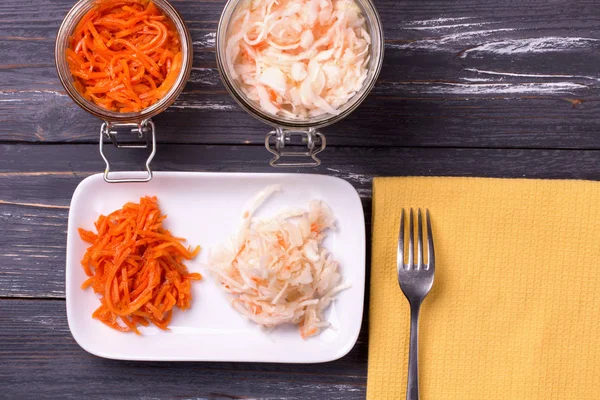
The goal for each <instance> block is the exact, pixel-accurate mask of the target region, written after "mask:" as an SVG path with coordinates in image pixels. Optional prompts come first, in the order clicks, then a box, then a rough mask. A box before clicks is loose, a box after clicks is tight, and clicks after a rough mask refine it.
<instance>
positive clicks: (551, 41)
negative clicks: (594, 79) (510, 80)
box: [460, 36, 600, 58]
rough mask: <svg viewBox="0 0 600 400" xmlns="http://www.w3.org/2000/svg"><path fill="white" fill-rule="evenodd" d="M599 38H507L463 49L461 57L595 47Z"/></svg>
mask: <svg viewBox="0 0 600 400" xmlns="http://www.w3.org/2000/svg"><path fill="white" fill-rule="evenodd" d="M599 41H600V40H599V39H593V38H583V37H558V36H548V37H541V38H527V39H509V40H500V41H495V42H491V43H484V44H481V45H478V46H476V47H473V48H471V49H467V50H465V51H463V52H462V53H461V55H460V57H461V58H466V57H468V56H474V57H477V56H478V55H479V53H482V54H495V55H508V56H511V55H515V54H533V53H549V52H559V51H568V50H577V49H588V48H592V47H595V46H596V45H597V43H598V42H599Z"/></svg>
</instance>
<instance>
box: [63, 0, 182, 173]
mask: <svg viewBox="0 0 600 400" xmlns="http://www.w3.org/2000/svg"><path fill="white" fill-rule="evenodd" d="M129 3H131V4H128V1H120V2H114V1H112V2H111V0H80V1H79V2H78V3H77V4H75V5H74V6H73V8H71V10H70V11H69V12H68V13H67V15H66V17H65V19H64V20H63V22H62V24H61V26H60V29H59V31H58V34H57V39H56V46H55V50H54V55H55V62H56V69H57V71H58V76H59V78H60V81H61V83H62V85H63V86H64V88H65V90H66V92H67V94H68V95H69V96H70V97H71V99H73V101H75V103H77V105H79V106H80V107H81V108H82V109H84V110H85V111H87V112H89V113H91V114H93V115H94V116H96V117H98V118H100V119H102V120H103V121H104V123H103V124H102V127H101V129H100V154H101V156H102V158H103V159H104V161H105V163H106V169H105V172H104V180H106V181H107V182H111V183H112V182H146V181H149V180H151V179H152V170H151V169H150V162H151V161H152V158H153V157H154V154H155V151H156V150H155V148H156V140H155V127H154V124H153V123H152V120H151V118H152V117H154V116H156V115H157V114H159V113H161V112H163V111H164V110H166V109H167V108H168V107H169V106H170V105H171V104H173V102H174V101H175V100H176V99H177V97H178V96H179V94H180V93H181V92H182V90H183V88H184V86H185V84H186V83H187V81H188V78H189V76H190V72H191V69H192V60H193V50H192V39H191V36H190V32H189V30H188V28H187V27H186V25H185V23H184V21H183V18H182V17H181V16H180V15H179V13H178V12H177V11H176V10H175V8H173V6H172V5H171V4H170V3H169V2H168V1H166V0H148V1H146V2H144V1H132V2H129ZM113 6H114V7H122V6H123V7H125V9H124V10H125V11H123V12H121V11H122V10H120V11H119V12H116V13H114V14H112V15H108V16H105V15H100V16H99V15H98V14H99V13H98V12H97V10H98V9H100V10H105V11H106V10H107V8H109V7H113ZM136 7H137V8H139V7H141V8H142V9H137V8H136ZM143 8H145V9H143ZM95 11H96V14H95V15H94V12H95ZM126 11H128V12H129V13H130V14H131V15H130V17H131V18H130V19H129V20H128V21H122V20H119V18H123V15H124V14H127V12H126ZM92 18H97V22H94V23H92V24H91V25H89V27H88V28H87V31H86V35H88V36H89V38H87V39H86V40H81V43H80V44H77V43H75V42H76V41H77V40H75V39H79V38H76V37H75V36H76V35H77V34H78V32H79V31H80V30H81V27H82V26H85V24H86V23H87V21H88V20H89V19H92ZM100 19H102V20H100ZM140 21H145V22H144V24H145V25H146V26H141V25H140V26H136V24H138V25H139V22H140ZM111 28H112V37H111V32H110V31H111ZM102 29H104V31H103V30H102ZM145 32H146V33H148V34H147V35H146V36H148V37H147V38H145V37H141V38H140V41H143V42H141V43H140V42H138V43H136V44H135V47H136V48H134V45H132V44H131V43H133V42H132V41H131V40H127V39H128V36H127V35H128V34H140V33H142V34H143V33H145ZM79 34H80V33H79ZM153 34H155V36H156V37H155V38H153V37H152V35H153ZM141 36H144V35H141ZM168 40H171V41H175V42H176V44H177V52H176V53H177V54H173V53H174V52H173V51H171V52H168V50H169V49H166V50H164V52H163V53H162V54H163V55H164V57H161V56H159V55H157V53H156V52H153V51H152V50H153V49H154V48H156V47H158V46H159V45H164V43H165V41H168ZM119 41H120V42H122V45H121V46H117V47H116V48H115V47H111V46H114V44H115V42H117V44H118V42H119ZM83 45H85V46H83ZM90 46H93V47H94V48H95V49H97V51H98V53H99V56H98V57H97V58H95V57H94V55H93V54H90V53H93V49H90ZM81 47H83V49H81ZM119 48H122V49H129V50H131V52H132V53H137V54H135V55H134V56H133V57H130V58H129V59H127V58H126V57H125V56H124V55H123V54H120V55H119V51H118V50H119ZM170 50H173V48H171V49H170ZM77 51H80V53H81V54H80V55H78V54H76V52H77ZM109 51H110V52H109ZM123 53H125V52H123ZM111 57H112V58H113V60H109V59H110V58H111ZM90 58H93V61H90ZM140 59H144V60H146V62H147V63H148V64H145V62H140ZM95 61H98V62H99V63H102V62H104V66H105V69H107V70H110V72H104V71H103V70H102V68H101V67H98V66H97V65H95ZM165 63H166V64H165ZM74 64H77V67H82V68H76V67H74ZM163 65H165V66H164V67H163ZM88 66H89V72H86V68H88ZM76 69H79V71H76ZM161 69H162V71H161ZM149 70H152V71H151V72H152V73H153V74H154V75H155V76H158V77H160V78H162V79H161V80H160V81H162V83H164V85H160V86H158V87H156V86H154V85H156V83H155V82H154V80H153V79H147V80H148V82H143V81H142V80H140V78H139V77H141V76H143V75H144V74H145V73H149ZM99 71H100V72H99ZM124 76H126V77H127V82H123V81H124V80H125V78H124ZM115 79H121V81H118V82H116V84H115V85H112V86H111V89H112V90H106V89H105V88H103V85H104V87H109V86H110V84H111V80H115ZM136 79H137V80H136ZM91 81H93V82H94V85H95V86H93V87H92V86H89V87H88V88H87V89H89V90H86V88H85V87H84V86H85V85H87V84H90V82H91ZM160 81H159V82H160ZM113 83H114V82H113ZM90 85H91V84H90ZM119 85H124V86H125V87H127V88H129V89H130V92H131V93H133V92H135V93H133V94H132V95H131V96H133V97H135V99H136V104H134V105H131V104H127V103H128V100H127V99H126V98H125V97H118V96H113V95H114V94H115V92H116V91H118V87H116V86H119ZM138 89H139V90H138ZM109 92H111V96H113V97H114V98H116V99H117V100H116V101H112V102H110V99H109V100H108V103H107V102H104V103H103V100H102V99H101V98H100V97H101V96H100V94H99V93H102V94H107V93H109ZM140 93H141V94H140ZM144 96H145V97H144ZM149 96H153V99H152V100H151V101H144V99H147V98H149ZM140 99H141V100H140ZM132 134H133V135H134V136H131V135H132ZM106 140H110V141H111V142H112V143H113V144H114V146H116V147H117V148H145V149H149V150H150V155H149V157H148V159H147V161H146V163H145V172H146V173H145V174H144V176H143V177H140V176H139V175H137V174H136V175H134V176H129V177H127V176H126V177H122V176H123V174H122V173H121V174H119V175H121V177H119V178H114V175H113V174H112V171H111V169H110V163H109V161H108V159H107V158H106V156H105V154H104V151H103V145H104V142H105V141H106ZM132 140H134V144H131V141H132ZM125 142H127V143H129V144H123V143H125ZM126 175H129V174H126Z"/></svg>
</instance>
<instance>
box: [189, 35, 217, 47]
mask: <svg viewBox="0 0 600 400" xmlns="http://www.w3.org/2000/svg"><path fill="white" fill-rule="evenodd" d="M216 40H217V33H216V32H209V33H207V34H205V35H204V36H202V38H201V39H199V40H194V41H193V42H192V44H193V45H194V46H199V47H215V43H216Z"/></svg>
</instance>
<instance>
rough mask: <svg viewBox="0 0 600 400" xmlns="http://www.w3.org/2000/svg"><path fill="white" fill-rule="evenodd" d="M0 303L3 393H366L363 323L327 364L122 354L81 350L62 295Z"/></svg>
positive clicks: (318, 398)
mask: <svg viewBox="0 0 600 400" xmlns="http://www.w3.org/2000/svg"><path fill="white" fill-rule="evenodd" d="M0 307H1V308H0V309H1V310H2V312H1V313H0V326H1V327H2V328H1V329H0V342H1V343H2V347H1V348H0V363H2V365H3V366H4V367H3V368H0V388H2V393H1V394H0V398H4V399H16V398H19V399H33V398H35V399H57V398H61V399H82V398H85V399H111V400H118V399H132V398H135V399H162V398H171V399H206V398H210V399H251V398H261V399H302V400H323V399H331V400H334V399H363V398H364V397H365V392H366V390H365V389H366V372H367V365H366V360H367V345H366V334H367V332H366V326H367V324H366V323H365V324H363V329H362V331H361V333H360V337H359V339H358V342H357V344H356V346H355V347H354V349H353V350H352V351H351V352H350V353H349V354H348V355H347V356H346V357H344V358H342V359H341V360H338V361H334V362H331V363H327V364H312V365H280V364H241V363H191V362H188V363H158V362H127V361H115V360H105V359H101V358H98V357H95V356H93V355H91V354H88V353H86V352H85V351H84V350H82V349H81V348H80V347H79V346H78V345H77V343H76V342H75V341H74V339H73V337H72V336H71V333H70V331H69V327H68V325H67V318H66V311H65V303H64V301H62V300H59V301H41V300H2V301H0ZM198 345H201V344H198ZM8 362H10V367H7V366H8Z"/></svg>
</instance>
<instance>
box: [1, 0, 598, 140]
mask: <svg viewBox="0 0 600 400" xmlns="http://www.w3.org/2000/svg"><path fill="white" fill-rule="evenodd" d="M72 3H73V2H72V1H70V0H60V1H54V0H40V1H34V0H25V1H22V0H4V1H3V2H2V5H0V49H2V51H3V56H2V59H1V60H0V140H2V141H16V142H21V141H23V142H42V141H45V142H65V141H68V142H86V143H93V142H96V141H97V132H98V129H99V125H100V123H99V121H98V120H97V119H95V118H94V117H92V116H89V115H87V114H86V113H85V112H84V111H82V110H80V109H79V108H77V106H76V105H75V104H74V103H73V102H72V101H71V99H69V98H68V97H67V96H66V94H65V92H64V90H63V89H62V87H61V86H60V84H59V82H58V78H57V76H56V72H55V70H54V59H53V57H54V55H53V46H54V39H55V35H56V32H57V29H58V26H59V24H60V22H61V20H62V18H63V17H64V15H65V14H66V12H67V10H68V9H69V7H70V6H71V5H72ZM173 4H174V5H175V6H176V7H177V8H178V10H179V11H180V12H181V13H182V14H183V16H184V18H185V20H186V21H187V23H188V25H189V28H190V30H191V33H192V37H193V42H194V51H195V56H194V68H193V71H192V76H191V79H190V81H189V83H188V85H187V86H186V89H185V91H184V93H183V94H182V95H181V97H180V98H179V99H178V101H177V102H176V103H175V105H174V106H173V107H172V108H170V109H169V110H167V111H166V112H165V113H163V114H162V115H160V116H158V117H157V118H156V119H155V120H156V123H157V125H158V129H159V140H160V141H161V142H164V143H204V144H226V143H228V144H245V143H254V144H257V143H262V141H263V140H264V135H265V133H266V132H267V131H268V130H269V128H268V127H267V126H266V125H264V124H262V123H261V122H259V121H257V120H255V119H253V118H252V117H250V116H249V115H247V114H246V113H245V112H244V111H242V110H241V109H240V108H239V107H238V106H237V105H236V104H235V102H234V101H233V99H232V98H231V97H230V96H229V94H228V93H227V92H226V91H225V89H224V87H223V85H222V84H221V82H220V80H219V76H218V73H217V70H216V64H215V55H214V47H215V31H216V27H217V21H218V18H219V16H220V13H221V10H222V7H223V4H224V0H216V1H173ZM376 5H377V8H378V10H379V12H380V14H381V16H382V21H383V26H384V31H385V38H386V42H385V47H386V55H385V63H384V68H383V70H382V72H381V75H380V79H379V81H378V84H377V85H376V87H375V88H374V90H373V92H372V94H371V96H370V97H369V98H368V99H367V100H366V101H365V103H364V104H363V105H362V106H361V107H360V108H359V109H358V110H357V111H356V112H355V113H353V114H352V115H351V116H349V117H348V118H347V119H345V120H344V121H341V122H340V123H338V124H335V125H333V126H331V127H328V128H326V129H325V130H324V131H325V132H326V133H327V135H328V138H329V144H330V146H341V145H352V146H372V145H377V146H444V147H450V146H454V147H484V148H487V147H505V148H508V147H510V148H535V147H539V146H540V145H541V144H543V145H544V146H545V147H546V148H577V149H597V148H599V147H600V141H599V140H598V135H599V133H598V132H599V131H600V129H599V128H600V118H599V117H598V114H599V113H598V97H599V94H600V74H599V73H598V69H597V66H598V65H599V64H600V62H599V61H600V52H599V51H598V50H600V34H599V29H600V19H599V18H598V17H597V16H596V12H595V10H596V8H597V7H596V3H595V2H594V1H574V0H572V1H561V2H549V1H546V0H528V1H526V2H510V1H502V2H489V1H485V0H461V1H459V2H441V1H437V0H425V1H421V0H400V1H398V0H378V1H376Z"/></svg>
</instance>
